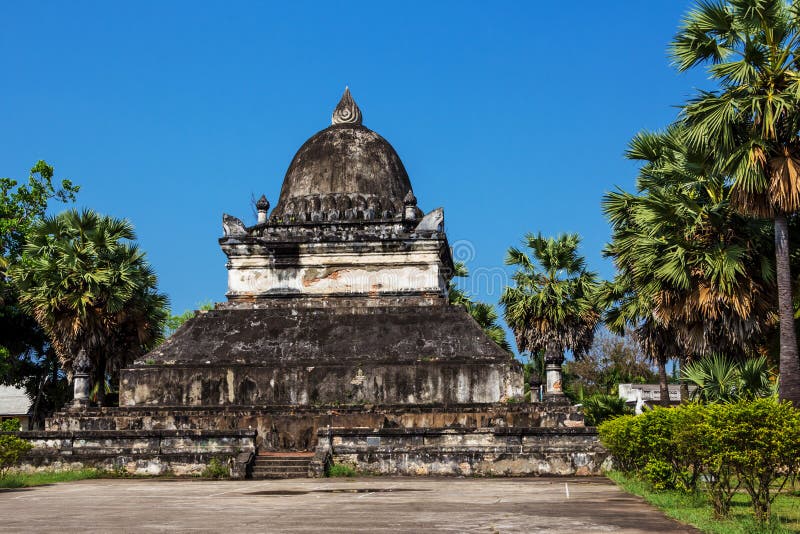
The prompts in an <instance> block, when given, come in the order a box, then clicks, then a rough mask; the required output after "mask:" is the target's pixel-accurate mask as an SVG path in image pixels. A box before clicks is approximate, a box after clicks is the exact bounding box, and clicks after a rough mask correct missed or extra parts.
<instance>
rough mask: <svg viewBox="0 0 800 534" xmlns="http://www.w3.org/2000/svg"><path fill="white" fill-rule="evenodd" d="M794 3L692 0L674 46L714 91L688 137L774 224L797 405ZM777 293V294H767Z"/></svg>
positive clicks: (798, 172) (798, 97)
mask: <svg viewBox="0 0 800 534" xmlns="http://www.w3.org/2000/svg"><path fill="white" fill-rule="evenodd" d="M798 13H800V10H799V9H798V4H797V2H789V1H786V0H718V1H714V2H708V1H698V2H697V5H696V7H695V8H694V9H693V10H691V11H690V12H689V13H688V14H687V16H686V17H685V18H684V20H683V21H682V23H681V26H680V28H679V29H678V33H677V35H676V36H675V38H674V39H673V42H672V44H671V55H672V58H673V61H674V64H675V65H676V66H677V67H678V69H680V70H687V69H691V68H694V67H698V66H705V68H706V70H707V73H708V75H709V78H710V80H711V81H712V82H713V83H714V84H715V90H713V91H698V93H697V95H696V96H695V97H694V98H693V99H691V100H690V101H689V102H688V103H687V104H686V105H685V106H684V107H683V117H682V119H683V122H684V123H685V124H686V125H687V127H688V131H687V135H688V141H689V142H690V143H691V144H692V145H694V146H702V145H708V146H711V147H713V149H714V151H715V154H716V158H715V162H714V167H715V169H714V170H715V172H716V173H718V174H719V175H720V176H724V177H725V179H726V181H728V182H730V183H731V184H732V185H731V202H732V204H733V205H735V206H736V208H737V210H738V211H740V212H742V213H745V214H747V215H749V216H752V217H754V218H760V219H764V218H767V219H772V220H773V223H774V229H775V231H774V244H775V248H774V251H775V259H776V262H775V281H776V285H777V296H778V298H777V304H778V307H777V308H778V315H779V318H780V330H779V332H780V368H781V374H782V377H781V381H780V396H781V398H782V399H787V400H791V401H792V402H794V404H795V406H796V407H800V355H799V354H798V343H797V336H796V332H795V325H794V310H793V308H792V301H793V295H792V294H793V287H792V286H793V285H795V284H796V281H795V280H793V279H792V277H791V273H790V268H789V265H790V257H791V251H790V243H789V237H788V234H789V232H788V219H789V218H791V216H793V215H794V214H796V213H797V212H798V211H800V143H798V142H797V139H798V136H797V132H798V131H799V130H800V68H799V66H800V63H798V61H797V56H798V40H800V16H798ZM773 294H774V293H773Z"/></svg>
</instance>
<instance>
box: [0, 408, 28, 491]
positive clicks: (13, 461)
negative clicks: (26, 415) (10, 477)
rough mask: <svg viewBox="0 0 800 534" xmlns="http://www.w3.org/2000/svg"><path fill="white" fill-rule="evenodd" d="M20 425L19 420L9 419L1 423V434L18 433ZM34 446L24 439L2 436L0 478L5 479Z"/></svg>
mask: <svg viewBox="0 0 800 534" xmlns="http://www.w3.org/2000/svg"><path fill="white" fill-rule="evenodd" d="M19 429H20V424H19V420H18V419H7V420H5V421H2V422H0V432H18V431H19ZM31 448H33V446H32V445H31V444H30V443H29V442H28V441H27V440H24V439H22V438H19V437H17V436H15V435H13V434H0V478H3V477H4V476H5V475H6V473H7V472H8V470H9V469H10V468H11V467H14V466H15V465H17V464H18V463H19V460H20V459H21V458H22V457H23V456H24V455H25V454H27V452H28V451H29V450H31Z"/></svg>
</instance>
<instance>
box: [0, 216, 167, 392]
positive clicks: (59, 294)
mask: <svg viewBox="0 0 800 534" xmlns="http://www.w3.org/2000/svg"><path fill="white" fill-rule="evenodd" d="M135 238H136V236H135V234H134V232H133V227H132V226H131V225H130V223H129V222H127V221H125V220H120V219H115V218H112V217H107V216H103V215H99V214H97V213H95V212H93V211H91V210H84V211H82V212H78V211H74V210H70V211H66V212H64V213H62V214H60V215H58V216H56V217H46V218H45V219H43V220H42V221H40V222H39V223H37V224H36V225H35V226H34V227H33V228H32V229H31V231H30V234H29V240H28V243H27V244H26V246H25V249H24V253H23V258H22V261H21V262H20V263H19V264H17V265H15V266H14V268H13V269H12V270H11V273H12V276H13V277H14V280H15V284H16V285H17V286H18V287H19V291H20V306H21V308H22V309H23V310H24V311H25V312H27V313H29V314H31V315H32V316H33V317H34V318H35V319H36V321H37V322H38V323H39V324H40V325H41V326H42V328H43V329H44V331H45V332H46V333H47V335H48V337H49V338H50V342H51V343H52V345H53V347H54V348H55V351H56V354H57V355H58V357H59V358H60V360H61V363H62V366H63V367H64V368H66V369H70V368H71V366H72V360H73V358H74V357H75V356H76V355H77V354H78V352H79V351H80V350H81V349H85V350H86V353H87V355H88V357H89V358H90V360H91V361H92V363H93V367H94V373H95V375H94V382H95V383H98V384H99V383H104V382H105V381H106V376H107V375H109V374H112V373H114V372H116V371H117V370H118V369H119V368H121V367H122V366H124V365H126V364H128V363H129V362H130V361H131V360H132V359H133V358H135V357H137V356H139V355H141V354H143V353H144V352H146V351H147V350H148V349H149V348H151V347H153V346H154V345H155V343H157V341H158V340H159V339H160V338H161V333H162V325H163V322H164V320H165V318H166V304H167V298H166V296H165V295H163V294H161V293H159V292H158V291H157V288H156V276H155V273H154V272H153V270H152V268H151V267H150V265H149V264H148V263H147V261H146V260H145V256H144V253H143V252H142V251H141V250H140V249H139V248H138V246H137V245H136V244H135V242H134V240H135ZM101 394H102V388H101Z"/></svg>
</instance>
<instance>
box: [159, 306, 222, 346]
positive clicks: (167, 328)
mask: <svg viewBox="0 0 800 534" xmlns="http://www.w3.org/2000/svg"><path fill="white" fill-rule="evenodd" d="M213 309H214V303H213V302H211V301H210V300H207V301H205V302H201V303H200V304H198V305H197V310H198V311H210V310H213ZM196 313H197V312H196V311H193V310H185V311H184V312H183V313H181V314H178V315H175V314H173V313H172V312H170V314H169V316H168V317H167V319H166V320H165V321H164V337H165V338H166V337H169V336H171V335H172V334H174V333H175V331H176V330H177V329H178V328H180V327H181V326H183V323H185V322H186V321H188V320H189V319H191V318H192V317H194V316H195V314H196Z"/></svg>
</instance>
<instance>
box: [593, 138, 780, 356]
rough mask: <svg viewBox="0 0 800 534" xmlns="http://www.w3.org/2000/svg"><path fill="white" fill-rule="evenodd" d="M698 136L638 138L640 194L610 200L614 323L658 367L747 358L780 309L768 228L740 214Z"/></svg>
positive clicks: (606, 202) (634, 145)
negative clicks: (701, 357) (717, 354)
mask: <svg viewBox="0 0 800 534" xmlns="http://www.w3.org/2000/svg"><path fill="white" fill-rule="evenodd" d="M689 136H690V134H689V132H688V130H687V128H686V127H685V126H684V125H683V124H680V123H679V124H675V125H672V126H670V127H669V128H668V129H667V130H665V131H663V132H641V133H639V134H637V135H636V137H634V138H633V140H632V141H631V142H630V145H629V148H628V152H627V157H628V158H629V159H632V160H635V161H638V162H641V163H642V166H641V168H640V169H639V176H638V177H637V182H636V188H637V191H636V193H629V192H626V191H621V190H619V191H615V192H612V193H608V194H607V195H605V196H604V198H603V211H604V212H605V214H606V217H607V218H608V219H609V221H610V222H611V225H612V232H613V233H612V241H611V243H609V244H608V245H607V246H606V249H605V254H606V256H608V257H611V258H613V259H614V262H615V263H616V265H617V267H618V269H619V274H618V275H617V278H616V280H615V284H616V287H613V286H612V287H609V288H608V291H607V296H608V297H609V298H608V300H609V304H612V303H613V304H614V306H611V309H610V311H609V313H608V314H607V317H606V321H607V323H608V324H609V327H610V328H611V329H612V330H613V331H615V332H618V333H620V332H622V331H623V330H624V329H625V328H626V327H630V328H632V329H634V330H636V331H637V334H638V336H639V338H640V340H641V342H642V344H643V347H644V348H645V350H646V351H647V352H648V353H649V354H651V356H653V358H654V359H657V358H658V357H659V356H661V355H664V354H665V355H666V358H674V357H677V356H678V355H681V354H702V353H706V352H708V351H710V350H716V351H725V352H726V353H730V354H737V355H743V354H744V352H746V351H747V350H749V349H752V348H753V346H754V345H757V344H758V343H759V342H761V341H762V337H761V335H762V334H763V333H764V329H765V327H766V326H768V325H769V324H770V323H771V321H770V319H771V318H772V317H771V314H772V313H773V308H774V305H773V301H772V299H773V296H772V295H773V287H774V286H773V283H774V272H773V264H772V263H771V262H770V261H769V259H768V258H769V256H770V255H771V254H772V248H771V247H772V243H771V236H770V235H769V233H768V228H767V227H766V226H765V224H764V223H763V222H762V221H750V220H747V219H746V218H744V217H742V216H741V215H738V214H737V213H736V212H735V210H734V209H733V208H732V207H731V203H730V197H731V188H730V184H729V183H728V182H727V181H726V180H725V177H724V175H723V174H720V173H719V172H717V171H716V170H715V163H716V162H717V159H718V154H717V152H716V150H715V149H714V147H712V146H708V145H700V146H695V145H693V144H692V143H690V141H689Z"/></svg>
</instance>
